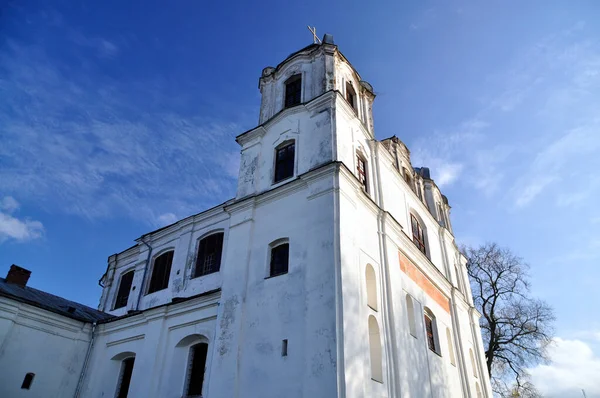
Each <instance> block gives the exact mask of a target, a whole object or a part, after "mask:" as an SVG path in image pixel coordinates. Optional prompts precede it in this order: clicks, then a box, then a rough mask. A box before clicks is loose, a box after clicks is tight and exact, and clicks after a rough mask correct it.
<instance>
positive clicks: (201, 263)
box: [194, 232, 223, 278]
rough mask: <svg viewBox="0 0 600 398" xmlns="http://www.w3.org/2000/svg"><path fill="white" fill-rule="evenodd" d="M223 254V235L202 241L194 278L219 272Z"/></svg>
mask: <svg viewBox="0 0 600 398" xmlns="http://www.w3.org/2000/svg"><path fill="white" fill-rule="evenodd" d="M222 253H223V233H222V232H221V233H218V234H212V235H209V236H207V237H206V238H204V239H202V240H201V241H200V244H199V245H198V258H196V269H195V271H194V278H195V277H198V276H203V275H208V274H212V273H213V272H219V270H220V269H221V256H222Z"/></svg>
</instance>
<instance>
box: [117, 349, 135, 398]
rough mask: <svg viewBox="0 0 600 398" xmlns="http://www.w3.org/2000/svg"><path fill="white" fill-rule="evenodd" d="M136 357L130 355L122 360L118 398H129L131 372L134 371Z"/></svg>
mask: <svg viewBox="0 0 600 398" xmlns="http://www.w3.org/2000/svg"><path fill="white" fill-rule="evenodd" d="M134 363H135V357H129V358H125V359H123V361H121V371H120V372H119V381H118V382H117V393H116V395H115V397H116V398H127V394H129V385H130V384H131V374H132V373H133V364H134Z"/></svg>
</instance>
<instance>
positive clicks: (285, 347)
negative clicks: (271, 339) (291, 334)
mask: <svg viewBox="0 0 600 398" xmlns="http://www.w3.org/2000/svg"><path fill="white" fill-rule="evenodd" d="M287 354H288V341H287V339H284V340H283V341H282V342H281V356H282V357H287Z"/></svg>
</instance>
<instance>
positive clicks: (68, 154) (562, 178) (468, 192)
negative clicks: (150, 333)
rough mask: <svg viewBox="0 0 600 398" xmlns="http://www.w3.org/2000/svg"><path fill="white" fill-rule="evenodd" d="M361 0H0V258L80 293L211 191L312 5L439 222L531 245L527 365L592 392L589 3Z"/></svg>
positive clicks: (597, 214)
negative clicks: (436, 208)
mask: <svg viewBox="0 0 600 398" xmlns="http://www.w3.org/2000/svg"><path fill="white" fill-rule="evenodd" d="M375 3H377V4H372V5H366V4H367V3H365V2H343V3H341V2H340V3H334V2H332V3H327V4H323V3H322V2H311V1H306V2H289V3H287V2H268V1H265V2H260V3H258V4H252V5H251V4H250V2H240V4H234V3H230V4H222V3H218V2H211V3H206V2H194V1H178V2H171V3H168V4H167V3H165V2H157V1H127V2H122V1H104V2H96V3H92V2H73V1H59V0H52V1H44V2H36V1H29V0H26V1H10V0H9V1H8V3H7V2H6V1H4V2H2V3H1V4H0V96H1V98H2V101H0V140H1V141H0V142H1V144H0V264H1V268H2V269H4V271H1V269H0V273H3V272H4V273H5V272H6V271H7V270H8V267H9V265H10V264H12V263H15V264H19V265H21V266H24V267H26V268H28V269H31V270H32V271H33V274H32V277H31V280H30V284H31V285H32V286H35V287H37V288H40V289H43V290H46V291H49V292H52V293H55V294H58V295H62V296H64V297H67V298H69V299H73V300H77V301H80V302H83V303H85V304H88V305H91V306H96V305H97V302H98V298H99V294H100V288H99V287H98V284H97V281H98V278H99V277H100V276H101V275H102V273H103V272H104V269H105V267H106V259H107V257H108V255H110V254H112V253H115V252H118V251H121V250H123V249H125V248H127V247H129V246H130V245H131V244H133V240H134V239H135V238H137V237H139V236H140V235H141V234H143V233H144V232H148V231H149V230H152V229H154V228H156V227H159V226H161V225H164V224H166V223H169V222H172V221H174V220H176V219H178V218H182V217H185V216H187V215H190V214H193V213H197V212H199V211H201V210H203V209H205V208H207V207H210V206H213V205H216V204H218V203H221V202H223V201H224V200H227V199H229V198H231V197H232V196H233V195H234V191H235V181H236V175H237V165H238V163H237V162H238V160H237V157H238V153H239V149H238V146H237V144H236V143H235V141H234V137H235V136H236V135H237V134H239V133H241V132H243V131H245V130H247V129H249V128H251V127H253V126H255V125H256V123H257V120H258V107H259V104H260V93H259V91H258V89H257V81H258V77H259V75H260V71H261V70H262V68H263V67H265V66H268V65H276V64H277V63H278V62H279V61H281V60H282V59H283V58H285V56H287V55H288V54H289V53H291V52H293V51H295V50H297V49H299V48H301V47H303V46H305V45H307V44H309V43H310V42H311V35H310V33H309V32H308V30H307V29H306V25H307V24H311V25H315V26H316V27H317V32H318V33H319V35H322V34H323V33H325V32H328V33H332V34H333V35H334V37H335V40H336V43H337V44H338V45H339V48H340V50H341V51H342V52H343V53H344V54H345V55H346V56H347V58H348V59H350V61H351V62H352V63H353V65H354V66H355V67H356V68H357V69H358V70H359V72H360V73H361V75H362V77H363V78H364V79H365V80H367V81H369V82H370V83H371V84H372V85H373V87H374V88H375V91H376V92H377V99H376V101H375V109H374V112H375V128H376V135H377V137H378V138H380V139H382V138H385V137H388V136H391V135H397V136H398V137H400V138H401V139H402V140H403V141H404V142H405V143H406V144H407V145H408V146H409V148H410V149H411V151H412V156H413V164H414V165H415V166H421V165H425V166H429V167H430V168H431V169H432V174H433V178H434V179H435V180H436V181H437V183H438V184H439V185H440V186H441V187H442V189H443V191H444V192H445V193H446V195H447V196H448V197H449V200H450V204H451V205H452V207H453V210H452V219H453V224H454V228H455V234H456V236H457V239H458V241H459V242H460V243H466V244H478V243H481V242H485V241H496V242H498V243H499V244H501V245H504V246H508V247H510V248H511V249H513V250H514V251H515V252H516V253H518V254H519V255H521V256H522V257H524V258H525V259H526V260H527V261H528V262H529V263H530V264H531V267H532V282H533V289H534V293H535V294H536V295H538V296H540V297H542V298H544V299H545V300H547V301H548V302H550V303H551V304H552V305H553V306H554V307H555V309H556V313H557V316H558V320H557V323H556V334H557V343H556V346H555V347H554V348H553V352H552V354H553V358H554V361H555V362H554V364H553V365H551V366H541V367H537V368H535V369H533V370H532V373H533V376H534V381H537V382H538V384H540V385H541V384H544V385H546V386H549V387H544V388H547V390H544V391H547V392H550V391H554V393H555V394H559V395H555V396H561V397H568V396H574V397H575V396H577V397H578V396H580V391H579V390H577V388H585V389H586V392H587V393H588V397H591V396H600V389H599V388H598V387H597V386H594V385H593V382H592V381H593V378H592V375H597V374H599V373H600V358H599V356H600V321H599V320H598V319H597V318H596V317H594V316H593V315H594V314H597V313H598V311H597V309H598V306H599V304H600V299H599V298H598V297H599V295H598V294H597V292H596V291H597V286H598V284H599V282H600V280H599V279H600V269H599V268H598V265H599V260H600V234H599V233H598V229H599V228H600V207H598V205H597V203H598V200H597V199H596V198H597V197H598V194H600V175H598V173H597V170H598V169H599V168H600V156H598V154H600V131H599V130H600V113H599V112H598V109H600V96H599V95H598V93H599V92H600V25H599V24H598V23H597V21H598V20H600V5H598V3H597V2H594V1H587V2H586V1H579V2H558V1H550V2H548V1H543V2H542V1H529V2H516V1H508V2H485V3H484V2H444V1H440V2H389V3H385V2H375ZM586 372H587V373H586ZM557 375H558V376H557ZM588 375H589V376H588ZM557 391H558V392H557ZM569 394H572V395H569ZM594 394H596V395H594ZM548 396H552V395H551V394H549V395H548Z"/></svg>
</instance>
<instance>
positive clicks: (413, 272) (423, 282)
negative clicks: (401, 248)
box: [398, 252, 450, 313]
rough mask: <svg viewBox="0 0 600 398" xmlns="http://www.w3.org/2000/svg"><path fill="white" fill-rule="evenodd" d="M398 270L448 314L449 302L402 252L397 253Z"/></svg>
mask: <svg viewBox="0 0 600 398" xmlns="http://www.w3.org/2000/svg"><path fill="white" fill-rule="evenodd" d="M398 258H399V260H400V269H401V270H402V272H404V273H405V274H406V275H408V277H409V278H410V279H412V280H413V281H414V282H415V283H416V284H417V285H418V286H419V287H420V288H421V289H423V291H424V292H425V293H426V294H427V295H428V296H429V297H431V298H432V299H433V300H434V301H435V302H436V303H438V304H439V305H440V307H442V308H443V309H444V310H445V311H446V312H447V313H450V300H448V298H447V297H446V296H445V295H444V293H442V292H441V291H440V290H439V289H438V288H437V287H435V285H434V284H433V283H431V281H430V280H429V278H428V277H427V276H426V275H425V274H424V273H423V272H421V271H420V270H419V269H418V268H417V267H416V266H415V265H414V264H413V263H412V262H411V261H410V260H409V259H408V258H406V256H405V255H404V254H402V252H398Z"/></svg>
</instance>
